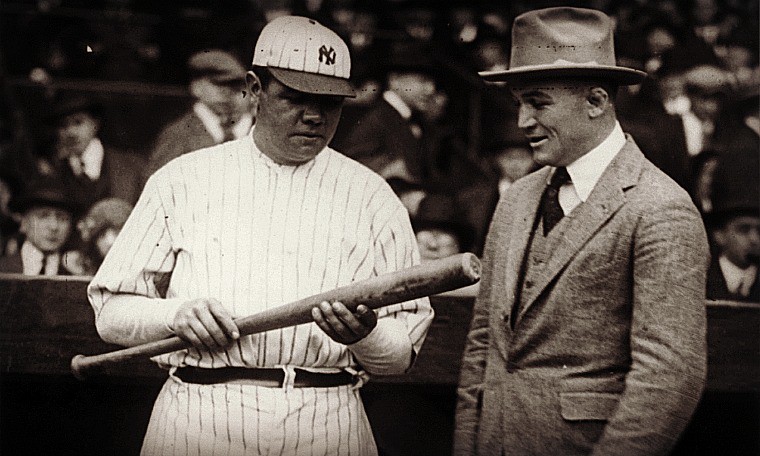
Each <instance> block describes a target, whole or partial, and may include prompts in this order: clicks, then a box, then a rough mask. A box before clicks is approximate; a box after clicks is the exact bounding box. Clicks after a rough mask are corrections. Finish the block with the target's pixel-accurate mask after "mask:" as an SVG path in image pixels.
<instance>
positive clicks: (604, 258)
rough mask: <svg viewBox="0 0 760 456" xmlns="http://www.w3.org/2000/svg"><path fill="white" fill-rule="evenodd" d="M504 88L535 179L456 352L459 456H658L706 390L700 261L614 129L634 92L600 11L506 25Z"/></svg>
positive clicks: (515, 194)
mask: <svg viewBox="0 0 760 456" xmlns="http://www.w3.org/2000/svg"><path fill="white" fill-rule="evenodd" d="M481 75H483V76H484V78H485V79H486V80H488V81H503V82H505V83H507V84H508V85H509V86H510V88H511V91H512V95H513V97H514V98H515V100H516V102H517V105H518V126H519V127H520V129H521V130H522V131H523V133H524V134H525V135H526V137H527V138H528V140H529V143H530V146H531V148H532V151H533V158H534V159H535V161H536V162H537V163H539V164H540V165H543V168H542V169H540V170H538V171H536V172H534V173H532V174H530V175H528V176H526V177H525V178H523V179H520V180H518V181H516V182H515V183H514V184H513V185H512V186H510V187H509V189H508V190H507V191H506V192H505V194H504V195H503V196H502V198H501V200H500V202H499V204H498V207H497V209H496V213H495V215H494V219H493V222H492V225H491V228H490V232H489V234H488V240H487V241H486V248H485V253H484V272H483V280H482V281H481V287H480V293H479V295H478V297H477V300H476V302H475V307H474V313H473V319H472V323H471V328H470V333H469V335H468V338H467V343H466V347H465V351H464V358H463V365H462V371H461V378H460V385H459V390H458V394H459V401H458V404H457V413H456V431H455V445H454V452H455V454H457V455H470V454H479V455H512V454H514V455H560V454H561V455H588V454H593V455H613V454H614V455H626V456H631V455H666V454H668V453H669V451H670V449H671V448H672V447H673V445H674V444H675V442H676V441H677V439H678V437H679V435H680V434H681V432H682V431H683V429H684V428H685V427H686V425H687V423H688V422H689V419H690V417H691V415H692V413H693V411H694V409H695V407H696V405H697V403H698V401H699V398H700V395H701V392H702V389H703V387H704V382H705V375H706V347H705V345H706V344H705V319H706V317H705V308H704V299H705V288H704V287H705V273H706V268H707V261H708V247H707V239H706V235H705V230H704V226H703V224H702V222H701V220H700V215H699V212H698V211H697V209H696V208H695V207H694V204H693V203H692V202H691V199H690V198H689V195H688V194H687V193H686V191H685V190H683V189H682V188H681V187H679V186H678V185H677V184H676V183H675V182H674V181H673V180H671V179H670V178H669V177H667V176H666V175H665V174H664V173H662V172H661V171H660V170H658V169H657V168H656V167H655V166H654V165H653V164H652V163H651V162H649V161H648V160H646V159H645V158H644V156H643V154H642V153H641V151H640V150H639V148H638V147H637V146H636V143H635V142H634V141H633V139H632V138H631V137H630V136H627V135H625V134H624V133H623V131H622V130H621V128H620V125H619V123H618V122H617V120H616V115H615V91H616V88H617V87H618V86H619V85H625V84H634V83H638V82H639V81H641V79H642V78H643V77H645V74H644V73H641V72H639V71H636V70H633V69H628V68H623V67H619V66H617V65H616V62H615V56H614V51H613V41H612V22H611V20H610V18H608V17H607V16H606V15H604V14H603V13H601V12H598V11H595V10H589V9H576V8H565V7H562V8H549V9H542V10H535V11H530V12H527V13H524V14H523V15H521V16H518V17H517V18H516V19H515V22H514V26H513V31H512V54H511V60H510V67H509V69H508V70H502V71H492V72H486V73H481Z"/></svg>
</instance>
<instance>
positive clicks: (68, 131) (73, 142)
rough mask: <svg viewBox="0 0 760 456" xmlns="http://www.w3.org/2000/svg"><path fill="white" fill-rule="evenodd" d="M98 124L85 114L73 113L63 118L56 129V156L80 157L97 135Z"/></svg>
mask: <svg viewBox="0 0 760 456" xmlns="http://www.w3.org/2000/svg"><path fill="white" fill-rule="evenodd" d="M99 127H100V123H99V122H98V121H97V119H95V118H94V117H93V116H92V115H90V114H89V113H87V112H75V113H73V114H69V115H67V116H65V117H63V118H62V119H61V120H60V122H59V123H58V126H57V128H56V135H57V138H58V142H57V148H58V156H59V157H61V158H66V157H69V156H71V155H82V152H84V150H85V149H86V148H87V146H88V145H89V144H90V141H92V140H93V138H95V136H96V135H97V134H98V129H99Z"/></svg>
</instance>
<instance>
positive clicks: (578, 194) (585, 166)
mask: <svg viewBox="0 0 760 456" xmlns="http://www.w3.org/2000/svg"><path fill="white" fill-rule="evenodd" d="M624 145H625V133H623V129H622V127H621V126H620V123H618V122H616V123H615V128H614V129H613V130H612V133H610V135H609V136H607V138H606V139H605V140H604V141H602V142H601V143H600V144H599V145H598V146H596V147H595V148H593V149H591V151H590V152H588V153H587V154H585V155H583V156H582V157H581V158H579V159H577V160H575V161H574V162H572V163H570V164H569V165H567V172H568V174H570V179H571V180H572V182H569V183H567V184H565V185H563V186H562V188H560V189H559V204H560V206H562V212H564V213H565V215H567V214H569V213H570V212H571V211H572V210H573V209H575V208H576V207H577V206H578V205H579V204H581V203H582V202H584V201H586V200H587V199H588V196H589V195H590V194H591V191H592V190H594V186H595V185H596V183H597V182H599V179H600V178H601V177H602V174H603V173H604V170H605V169H607V166H608V165H609V164H610V163H611V162H612V160H613V159H614V158H615V156H617V154H618V152H620V150H621V149H622V148H623V146H624ZM547 184H548V181H547Z"/></svg>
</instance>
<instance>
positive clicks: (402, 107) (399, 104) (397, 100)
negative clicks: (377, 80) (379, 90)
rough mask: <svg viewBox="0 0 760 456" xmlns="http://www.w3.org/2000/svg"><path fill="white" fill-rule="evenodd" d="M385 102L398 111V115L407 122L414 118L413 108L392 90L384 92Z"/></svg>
mask: <svg viewBox="0 0 760 456" xmlns="http://www.w3.org/2000/svg"><path fill="white" fill-rule="evenodd" d="M383 100H385V101H386V102H387V103H388V104H389V105H391V107H392V108H393V109H395V110H396V111H398V113H399V114H400V115H401V117H403V118H404V119H406V120H409V119H410V118H411V117H412V108H410V107H409V105H408V104H406V102H404V100H402V99H401V97H400V96H398V94H396V92H394V91H392V90H386V91H385V92H383Z"/></svg>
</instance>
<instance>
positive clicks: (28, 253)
mask: <svg viewBox="0 0 760 456" xmlns="http://www.w3.org/2000/svg"><path fill="white" fill-rule="evenodd" d="M59 259H60V254H58V252H54V253H51V254H50V255H49V256H48V261H47V265H45V271H43V274H44V275H55V274H57V273H58V268H57V267H56V266H57V265H58V263H59ZM43 261H45V254H44V253H43V252H42V251H41V250H40V249H38V248H37V247H35V246H34V244H32V243H31V242H29V241H25V242H24V243H23V244H22V245H21V264H22V266H23V268H24V275H37V274H38V273H39V272H40V270H41V269H42V266H43V264H42V262H43Z"/></svg>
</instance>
